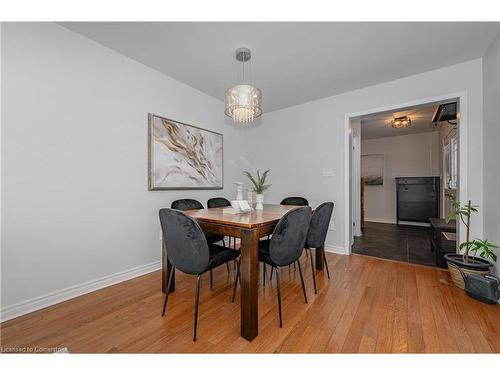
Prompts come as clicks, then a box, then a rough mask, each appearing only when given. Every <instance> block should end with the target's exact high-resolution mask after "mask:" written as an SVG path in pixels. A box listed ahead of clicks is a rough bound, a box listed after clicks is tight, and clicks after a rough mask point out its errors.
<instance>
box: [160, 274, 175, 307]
mask: <svg viewBox="0 0 500 375" xmlns="http://www.w3.org/2000/svg"><path fill="white" fill-rule="evenodd" d="M173 278H174V267H172V268H171V269H170V277H169V278H168V285H167V294H165V302H163V311H162V313H161V316H165V309H166V308H167V301H168V295H169V294H170V292H169V291H170V287H171V285H172V280H173Z"/></svg>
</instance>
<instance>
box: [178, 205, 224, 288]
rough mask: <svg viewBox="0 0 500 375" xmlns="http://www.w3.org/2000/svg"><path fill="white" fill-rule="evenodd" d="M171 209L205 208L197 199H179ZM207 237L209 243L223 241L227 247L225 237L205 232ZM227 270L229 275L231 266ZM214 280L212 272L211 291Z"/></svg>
mask: <svg viewBox="0 0 500 375" xmlns="http://www.w3.org/2000/svg"><path fill="white" fill-rule="evenodd" d="M170 208H173V209H174V210H179V211H188V210H202V209H203V208H204V207H203V205H202V204H201V203H200V202H198V201H197V200H196V199H177V200H175V201H173V202H172V204H171V205H170ZM205 237H206V238H207V242H208V243H216V242H220V241H222V245H223V246H226V243H225V242H224V236H223V235H220V234H215V233H206V232H205ZM226 268H227V273H229V264H226ZM212 279H213V277H212V271H211V270H210V290H212V289H213V282H212Z"/></svg>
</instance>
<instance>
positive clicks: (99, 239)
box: [1, 23, 249, 318]
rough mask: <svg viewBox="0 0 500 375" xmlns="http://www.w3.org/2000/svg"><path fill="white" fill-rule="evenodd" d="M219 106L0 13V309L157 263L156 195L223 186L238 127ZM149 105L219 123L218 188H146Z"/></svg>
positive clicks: (163, 201)
mask: <svg viewBox="0 0 500 375" xmlns="http://www.w3.org/2000/svg"><path fill="white" fill-rule="evenodd" d="M173 57H174V56H173ZM221 96H222V95H221ZM223 110H224V104H223V102H222V101H220V100H216V99H214V98H212V97H210V96H208V95H206V94H203V93H201V92H200V91H197V90H195V89H193V88H191V87H189V86H187V85H185V84H183V83H180V82H178V81H176V80H174V79H171V78H169V77H167V76H165V75H164V74H161V73H159V72H157V71H155V70H153V69H150V68H148V67H146V66H144V65H142V64H140V63H138V62H136V61H133V60H131V59H129V58H127V57H125V56H123V55H120V54H118V53H116V52H114V51H112V50H110V49H108V48H106V47H103V46H102V45H100V44H97V43H95V42H93V41H91V40H89V39H87V38H84V37H83V36H81V35H79V34H76V33H74V32H72V31H69V30H67V29H65V28H64V27H62V26H59V25H56V24H52V23H7V24H6V23H4V24H3V25H2V183H3V184H2V233H3V236H2V244H1V245H2V276H1V277H2V300H1V305H2V311H3V312H6V311H7V313H6V314H7V315H8V314H9V311H11V312H10V313H12V314H13V313H15V312H16V311H17V313H19V312H22V311H23V306H20V307H19V306H18V307H19V309H18V310H15V309H14V310H12V308H13V307H14V308H16V306H17V305H16V304H21V305H22V304H23V303H24V302H26V301H29V300H30V299H33V298H39V297H41V296H46V295H49V296H50V295H51V293H54V292H56V294H57V292H59V291H61V290H65V289H66V288H71V287H74V286H78V285H82V284H85V283H87V282H90V281H92V280H96V279H100V278H103V277H108V276H110V275H115V274H117V273H121V272H124V271H127V270H130V269H136V268H137V267H139V268H140V267H143V266H145V268H144V269H145V270H148V269H150V268H148V266H151V265H152V267H154V266H158V262H159V260H160V255H161V252H160V240H159V232H160V228H159V220H158V210H159V209H160V208H161V207H169V206H170V203H171V202H172V201H173V200H174V199H177V198H195V199H198V200H200V201H201V202H202V203H203V204H206V200H207V199H208V198H210V197H214V196H226V197H228V198H232V197H234V195H235V188H234V185H233V182H235V181H237V180H241V179H242V178H243V177H242V174H241V171H242V169H244V168H246V167H247V165H246V163H245V160H248V151H249V149H248V147H247V146H246V145H247V142H245V138H246V137H247V136H248V133H247V130H246V129H241V128H238V127H234V126H233V125H232V124H231V123H229V122H228V121H226V119H225V117H224V114H223ZM149 112H151V113H155V114H158V115H161V116H165V117H168V118H172V119H175V120H178V121H182V122H185V123H188V124H193V125H196V126H199V127H202V128H206V129H210V130H213V131H216V132H219V133H223V135H224V180H225V181H224V183H225V185H224V190H222V191H221V190H213V191H193V190H191V191H148V190H147V115H148V113H149ZM140 269H141V268H140ZM158 287H159V286H158ZM65 293H66V292H65ZM68 293H69V294H71V292H68ZM63 295H64V293H63ZM33 303H34V304H35V305H36V304H37V302H36V301H35V302H33ZM40 303H43V299H42V301H41V302H40ZM29 306H31V305H29V303H28V305H26V306H25V307H26V308H28V307H29ZM4 318H5V317H4Z"/></svg>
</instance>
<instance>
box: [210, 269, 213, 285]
mask: <svg viewBox="0 0 500 375" xmlns="http://www.w3.org/2000/svg"><path fill="white" fill-rule="evenodd" d="M212 287H213V284H212V269H210V290H212Z"/></svg>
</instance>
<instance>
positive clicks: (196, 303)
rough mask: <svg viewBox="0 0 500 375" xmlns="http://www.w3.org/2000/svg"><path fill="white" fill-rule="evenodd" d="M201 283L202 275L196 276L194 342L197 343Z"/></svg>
mask: <svg viewBox="0 0 500 375" xmlns="http://www.w3.org/2000/svg"><path fill="white" fill-rule="evenodd" d="M200 281H201V275H198V276H196V296H195V297H194V298H195V300H194V336H193V341H196V332H197V330H198V304H199V301H200Z"/></svg>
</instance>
